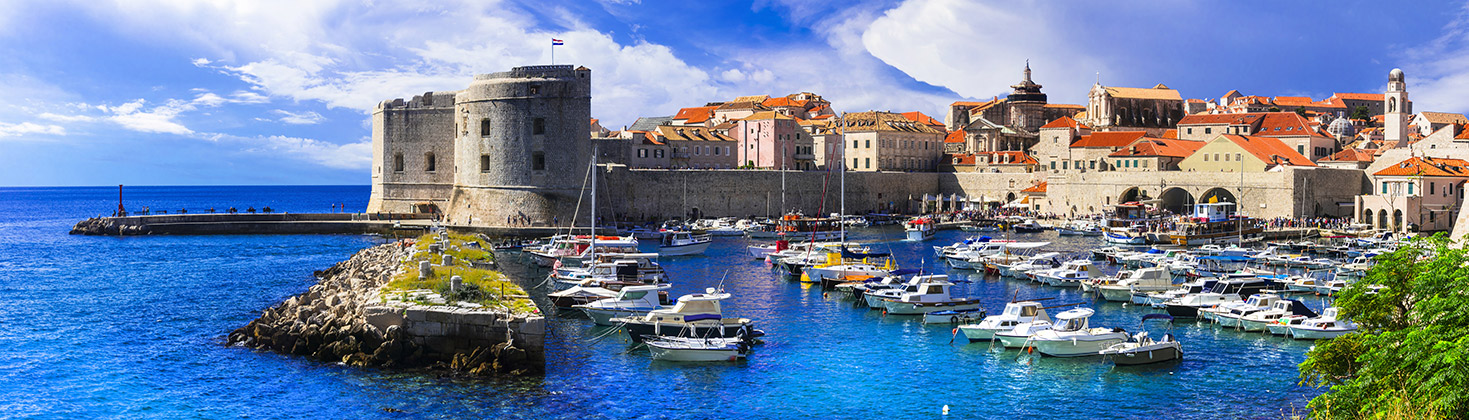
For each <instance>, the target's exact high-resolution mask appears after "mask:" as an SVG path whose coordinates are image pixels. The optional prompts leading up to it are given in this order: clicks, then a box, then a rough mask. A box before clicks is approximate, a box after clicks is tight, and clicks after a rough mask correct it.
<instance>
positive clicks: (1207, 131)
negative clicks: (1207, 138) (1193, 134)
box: [1204, 127, 1214, 134]
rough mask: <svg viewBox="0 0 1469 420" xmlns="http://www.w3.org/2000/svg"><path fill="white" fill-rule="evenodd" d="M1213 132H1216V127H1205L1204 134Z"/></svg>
mask: <svg viewBox="0 0 1469 420" xmlns="http://www.w3.org/2000/svg"><path fill="white" fill-rule="evenodd" d="M1213 132H1214V129H1213V128H1209V127H1204V134H1212V133H1213Z"/></svg>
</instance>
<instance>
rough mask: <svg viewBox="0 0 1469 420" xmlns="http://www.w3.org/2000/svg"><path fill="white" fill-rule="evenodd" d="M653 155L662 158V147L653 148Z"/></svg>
mask: <svg viewBox="0 0 1469 420" xmlns="http://www.w3.org/2000/svg"><path fill="white" fill-rule="evenodd" d="M653 157H654V158H656V159H663V149H657V150H654V151H653Z"/></svg>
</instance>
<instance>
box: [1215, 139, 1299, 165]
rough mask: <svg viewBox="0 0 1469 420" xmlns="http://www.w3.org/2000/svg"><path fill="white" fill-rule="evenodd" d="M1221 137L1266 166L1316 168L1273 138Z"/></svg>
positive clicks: (1293, 150)
mask: <svg viewBox="0 0 1469 420" xmlns="http://www.w3.org/2000/svg"><path fill="white" fill-rule="evenodd" d="M1222 137H1224V138H1226V139H1228V140H1229V141H1231V142H1233V143H1234V144H1235V145H1237V146H1239V147H1240V148H1241V149H1244V150H1245V151H1246V152H1249V154H1251V155H1253V156H1255V158H1256V159H1260V160H1261V161H1264V162H1265V163H1266V164H1267V165H1268V164H1272V163H1275V162H1280V163H1284V164H1287V165H1291V166H1316V164H1315V163H1312V162H1311V159H1307V158H1306V157H1305V156H1301V154H1300V153H1297V152H1296V150H1295V149H1292V148H1291V147H1290V146H1286V145H1285V143H1283V142H1281V141H1280V140H1279V139H1276V138H1274V137H1261V136H1241V135H1237V134H1225V135H1223V136H1222Z"/></svg>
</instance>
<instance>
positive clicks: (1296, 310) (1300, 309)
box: [1287, 299, 1316, 318]
mask: <svg viewBox="0 0 1469 420" xmlns="http://www.w3.org/2000/svg"><path fill="white" fill-rule="evenodd" d="M1287 302H1290V313H1291V315H1305V316H1306V317H1309V318H1314V317H1316V311H1313V310H1311V308H1308V307H1306V303H1305V302H1301V301H1299V300H1295V299H1289V300H1287Z"/></svg>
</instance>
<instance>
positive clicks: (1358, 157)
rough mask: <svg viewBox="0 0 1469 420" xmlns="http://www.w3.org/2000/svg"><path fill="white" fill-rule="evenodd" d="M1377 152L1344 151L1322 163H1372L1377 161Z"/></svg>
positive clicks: (1328, 157)
mask: <svg viewBox="0 0 1469 420" xmlns="http://www.w3.org/2000/svg"><path fill="white" fill-rule="evenodd" d="M1375 152H1376V151H1374V150H1362V149H1345V150H1342V151H1340V152H1336V154H1333V155H1331V156H1327V157H1326V159H1321V161H1323V162H1371V161H1373V160H1376V159H1377V155H1376V153H1375Z"/></svg>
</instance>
